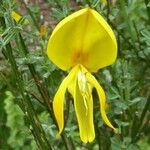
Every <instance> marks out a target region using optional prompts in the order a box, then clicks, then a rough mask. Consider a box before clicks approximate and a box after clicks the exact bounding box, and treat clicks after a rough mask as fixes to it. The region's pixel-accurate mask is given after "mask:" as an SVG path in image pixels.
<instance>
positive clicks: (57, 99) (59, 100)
mask: <svg viewBox="0 0 150 150" xmlns="http://www.w3.org/2000/svg"><path fill="white" fill-rule="evenodd" d="M76 71H77V67H74V68H73V69H72V70H71V72H70V73H69V74H68V76H67V77H66V78H65V79H64V80H63V81H62V83H61V85H60V86H59V88H58V90H57V92H56V94H55V96H54V100H53V110H54V115H55V118H56V121H57V124H58V127H59V133H58V134H59V135H60V134H61V132H62V130H63V128H64V98H65V92H66V89H67V87H68V85H69V83H70V82H71V81H72V80H73V78H74V76H75V74H76Z"/></svg>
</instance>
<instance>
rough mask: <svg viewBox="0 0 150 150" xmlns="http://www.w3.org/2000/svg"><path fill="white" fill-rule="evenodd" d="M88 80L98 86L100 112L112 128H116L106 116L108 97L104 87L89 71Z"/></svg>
mask: <svg viewBox="0 0 150 150" xmlns="http://www.w3.org/2000/svg"><path fill="white" fill-rule="evenodd" d="M86 77H87V80H88V81H89V82H90V83H91V84H92V85H93V86H94V87H95V88H96V90H97V93H98V96H99V100H100V112H101V116H102V118H103V120H104V121H105V123H106V124H107V125H108V126H109V127H111V128H112V129H114V130H116V129H115V128H114V127H113V125H112V124H111V123H110V121H109V119H108V118H107V116H106V112H105V108H106V97H105V93H104V90H103V88H102V87H101V86H100V84H99V83H98V82H97V80H96V79H95V77H94V76H92V75H91V74H90V73H87V75H86Z"/></svg>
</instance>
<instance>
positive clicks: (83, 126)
mask: <svg viewBox="0 0 150 150" xmlns="http://www.w3.org/2000/svg"><path fill="white" fill-rule="evenodd" d="M88 88H89V94H88V95H87V97H86V98H85V97H83V95H82V94H81V91H80V89H79V85H78V82H77V80H76V84H75V89H74V96H73V97H74V106H75V112H76V116H77V120H78V124H79V130H80V138H81V140H82V141H83V142H84V143H87V142H92V141H93V140H94V138H95V131H94V123H93V98H92V88H91V87H90V85H88ZM84 98H85V99H84ZM85 103H86V106H85Z"/></svg>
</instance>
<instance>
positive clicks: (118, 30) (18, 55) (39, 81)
mask: <svg viewBox="0 0 150 150" xmlns="http://www.w3.org/2000/svg"><path fill="white" fill-rule="evenodd" d="M87 6H89V7H92V8H94V9H95V10H97V11H98V12H100V13H101V15H103V17H104V18H105V19H106V20H107V22H108V23H109V24H110V26H111V27H112V29H113V30H114V32H115V34H116V37H117V42H118V57H117V60H116V62H115V63H114V64H113V65H112V66H109V67H106V68H104V69H101V70H100V71H99V72H98V73H96V74H95V76H96V78H97V80H98V81H99V82H100V83H101V85H102V86H103V87H104V89H105V92H106V95H107V101H108V103H109V105H108V108H107V114H108V116H109V118H110V120H111V121H112V122H113V124H114V125H115V126H116V127H118V129H119V132H118V133H114V132H113V131H112V130H111V129H109V128H108V127H107V126H106V125H105V124H104V123H103V121H102V119H101V117H100V115H99V110H98V106H99V104H98V101H97V97H96V95H95V93H93V95H94V96H95V98H94V99H95V100H94V103H95V104H94V111H95V113H94V117H95V130H96V139H95V141H94V142H92V143H88V144H83V143H82V142H81V140H80V138H79V133H78V125H77V121H76V117H75V113H74V108H73V103H72V100H70V99H71V97H70V95H66V99H67V100H66V107H65V122H66V127H65V129H64V132H63V134H62V136H61V138H60V139H56V137H55V136H56V133H57V126H56V122H55V119H54V116H53V111H52V105H51V103H52V99H53V96H54V94H55V92H56V90H57V88H58V86H59V85H60V83H61V81H62V79H63V78H64V77H65V76H66V72H63V71H62V70H59V69H58V68H57V67H56V66H55V65H54V64H52V63H51V62H50V60H48V58H47V55H46V53H45V51H46V46H47V40H48V38H49V37H50V34H51V32H52V30H53V28H54V27H55V25H56V24H57V23H58V22H59V21H60V20H62V19H63V18H65V17H66V16H68V15H69V14H71V13H72V12H74V11H76V10H78V9H80V8H84V7H87ZM12 11H16V12H17V13H19V14H21V15H22V16H23V17H22V18H21V19H20V20H19V22H15V20H13V18H12V16H11V13H12ZM26 20H28V21H29V23H25V22H26ZM149 25H150V2H149V0H107V1H104V0H0V150H11V149H14V150H31V149H33V150H34V149H41V150H49V149H67V150H73V149H77V150H78V149H83V150H87V149H89V150H98V149H100V150H109V149H110V150H123V149H124V150H126V149H127V150H149V149H150V122H149V118H150V99H149V98H150V26H149Z"/></svg>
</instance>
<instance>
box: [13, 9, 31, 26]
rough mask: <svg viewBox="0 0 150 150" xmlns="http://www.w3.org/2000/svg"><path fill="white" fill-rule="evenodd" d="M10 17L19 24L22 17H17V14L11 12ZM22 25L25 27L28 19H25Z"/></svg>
mask: <svg viewBox="0 0 150 150" xmlns="http://www.w3.org/2000/svg"><path fill="white" fill-rule="evenodd" d="M11 17H12V18H13V19H14V20H15V21H16V22H19V20H20V19H21V18H22V16H21V15H19V14H18V13H16V12H15V11H12V12H11ZM24 24H25V25H27V24H29V21H28V19H25V21H24Z"/></svg>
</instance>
